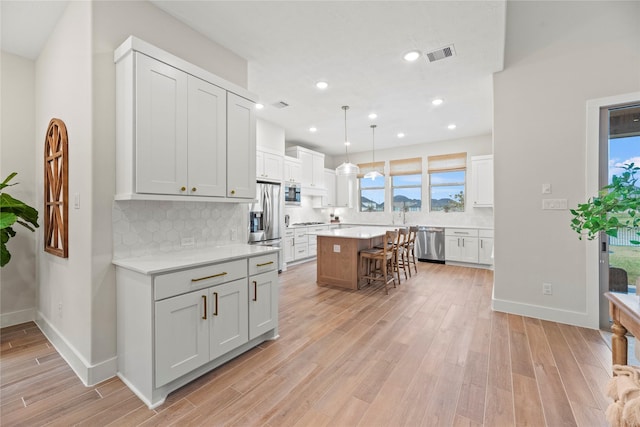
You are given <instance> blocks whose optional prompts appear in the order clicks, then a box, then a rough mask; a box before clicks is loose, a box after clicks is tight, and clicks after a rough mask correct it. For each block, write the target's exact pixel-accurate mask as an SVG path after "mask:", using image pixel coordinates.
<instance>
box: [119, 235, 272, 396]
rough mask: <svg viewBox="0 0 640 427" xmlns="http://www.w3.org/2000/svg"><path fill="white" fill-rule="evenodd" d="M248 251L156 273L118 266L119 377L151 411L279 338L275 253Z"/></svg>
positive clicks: (252, 249) (222, 255)
mask: <svg viewBox="0 0 640 427" xmlns="http://www.w3.org/2000/svg"><path fill="white" fill-rule="evenodd" d="M247 246H249V245H247ZM247 252H248V254H247V255H245V256H237V255H234V256H235V258H236V259H234V260H232V261H225V262H218V263H215V262H213V263H212V264H210V265H204V266H198V267H193V268H186V269H184V268H183V269H180V268H179V267H176V271H163V272H162V273H158V274H153V273H142V272H140V271H136V268H131V267H130V268H128V267H127V266H124V265H125V264H126V263H122V262H121V263H118V262H115V263H116V265H117V268H116V285H117V339H118V376H119V377H120V378H122V380H123V382H124V383H125V384H127V386H129V388H131V389H132V390H133V391H134V392H135V393H136V394H137V395H138V397H140V399H142V400H143V401H144V402H145V403H146V404H147V405H148V406H149V407H150V408H154V407H156V406H158V405H160V404H162V403H163V402H164V400H165V399H166V397H167V395H168V394H169V393H170V392H172V391H174V390H176V389H177V388H179V387H182V386H183V385H185V384H187V383H188V382H190V381H192V380H194V379H195V378H197V377H199V376H201V375H202V374H204V373H205V372H207V371H209V370H211V369H213V368H215V367H217V366H219V365H221V364H223V363H225V362H227V361H229V360H231V359H232V358H234V357H236V356H238V355H240V354H242V353H243V352H245V351H247V350H249V349H250V348H252V347H255V346H256V345H258V344H260V343H261V342H263V341H265V340H268V339H274V338H276V337H277V336H278V254H277V252H272V251H271V252H269V251H265V252H266V253H265V252H262V253H261V254H259V255H256V254H255V253H253V252H255V248H251V249H247ZM220 256H221V257H226V258H228V255H224V254H221V255H220ZM238 258H239V259H238ZM132 264H135V263H132ZM143 265H144V264H143Z"/></svg>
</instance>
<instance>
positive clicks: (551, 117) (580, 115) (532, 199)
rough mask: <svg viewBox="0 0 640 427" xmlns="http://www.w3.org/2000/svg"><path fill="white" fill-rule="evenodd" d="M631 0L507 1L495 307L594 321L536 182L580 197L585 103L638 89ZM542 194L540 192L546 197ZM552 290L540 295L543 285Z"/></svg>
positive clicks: (498, 122) (571, 247)
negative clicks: (550, 285)
mask: <svg viewBox="0 0 640 427" xmlns="http://www.w3.org/2000/svg"><path fill="white" fill-rule="evenodd" d="M639 21H640V3H639V2H612V1H606V2H510V3H509V5H508V7H507V36H506V37H507V38H506V54H505V69H504V71H503V72H501V73H498V74H496V75H495V78H494V162H495V163H494V171H495V207H494V210H495V287H494V302H493V305H494V308H495V309H497V310H501V311H507V312H513V313H518V314H523V315H529V316H533V317H539V318H543V319H550V320H555V321H559V322H564V323H571V324H577V325H582V326H587V327H594V328H596V327H597V326H598V313H597V304H596V305H594V304H592V303H589V301H593V300H594V299H596V300H597V293H598V289H597V288H594V289H586V287H585V283H586V277H585V275H586V273H585V272H586V270H587V268H588V267H589V266H587V265H586V261H585V254H586V250H585V245H586V243H585V242H583V241H579V240H578V238H577V235H576V234H575V233H574V232H573V231H572V230H571V229H570V227H569V222H570V214H569V212H568V211H567V210H564V211H543V210H542V209H541V203H542V202H541V201H542V199H543V195H542V194H541V186H542V184H543V183H549V184H551V186H552V194H550V195H548V197H551V198H563V199H567V200H568V203H569V206H575V205H577V204H578V203H580V202H583V201H585V200H586V198H587V194H586V191H585V185H586V184H585V183H586V177H585V176H586V175H587V174H595V173H597V171H595V170H586V169H585V164H586V160H585V147H586V138H587V135H586V134H585V129H586V110H587V108H586V107H587V101H588V100H590V99H594V98H601V97H606V96H612V95H617V94H623V93H628V92H634V91H638V89H639V88H640V51H639V50H638V40H640V26H639V25H638V22H639ZM545 197H547V196H546V195H545ZM543 282H547V283H551V284H552V285H553V295H552V296H543V295H542V283H543Z"/></svg>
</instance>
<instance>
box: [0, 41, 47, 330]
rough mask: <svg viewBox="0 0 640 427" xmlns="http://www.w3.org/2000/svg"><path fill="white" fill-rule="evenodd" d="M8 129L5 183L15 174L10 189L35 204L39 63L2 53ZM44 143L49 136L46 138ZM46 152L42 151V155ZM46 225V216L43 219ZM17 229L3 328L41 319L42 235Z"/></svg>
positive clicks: (1, 281)
mask: <svg viewBox="0 0 640 427" xmlns="http://www.w3.org/2000/svg"><path fill="white" fill-rule="evenodd" d="M1 67H2V69H1V72H0V74H1V76H2V82H1V83H0V85H1V86H2V107H3V108H2V117H1V119H0V120H1V122H2V129H1V140H2V145H0V181H1V180H4V179H5V178H6V177H7V176H8V175H9V174H10V173H12V172H17V173H18V175H17V176H16V177H15V178H14V179H13V180H12V182H13V183H19V185H16V186H13V187H9V188H7V189H5V191H6V192H7V193H8V194H10V195H11V196H13V197H15V198H16V199H18V200H22V201H23V202H25V203H27V204H28V205H29V206H34V207H35V204H36V203H35V201H36V196H35V188H36V187H35V166H36V164H35V161H34V159H35V157H36V155H35V153H36V147H35V145H34V143H33V137H34V134H33V129H34V126H35V121H34V119H35V95H34V73H35V64H34V62H33V61H30V60H28V59H24V58H21V57H19V56H16V55H12V54H9V53H5V52H2V57H1ZM40 143H41V144H42V145H41V147H42V146H43V144H44V134H43V135H42V137H41V138H40ZM41 151H42V150H38V151H37V152H38V153H39V154H40V153H41ZM39 223H40V224H42V218H40V219H39ZM14 231H15V232H16V233H17V234H16V236H15V237H12V238H11V240H9V243H8V244H7V248H8V249H9V252H10V253H11V261H10V262H9V264H7V265H6V266H5V267H3V268H2V270H1V271H0V327H4V326H9V325H15V324H19V323H23V322H27V321H29V320H34V319H35V307H36V253H35V251H36V234H35V233H32V232H31V231H29V230H27V229H26V228H24V227H22V226H21V225H17V226H15V227H14Z"/></svg>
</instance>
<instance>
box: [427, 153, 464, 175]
mask: <svg viewBox="0 0 640 427" xmlns="http://www.w3.org/2000/svg"><path fill="white" fill-rule="evenodd" d="M427 165H428V169H429V173H432V172H453V171H463V170H466V169H467V153H455V154H443V155H440V156H429V157H428V159H427Z"/></svg>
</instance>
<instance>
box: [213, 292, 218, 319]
mask: <svg viewBox="0 0 640 427" xmlns="http://www.w3.org/2000/svg"><path fill="white" fill-rule="evenodd" d="M213 296H214V298H215V300H216V304H215V306H216V309H215V310H214V311H213V315H214V316H217V315H218V293H217V292H214V293H213Z"/></svg>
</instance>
